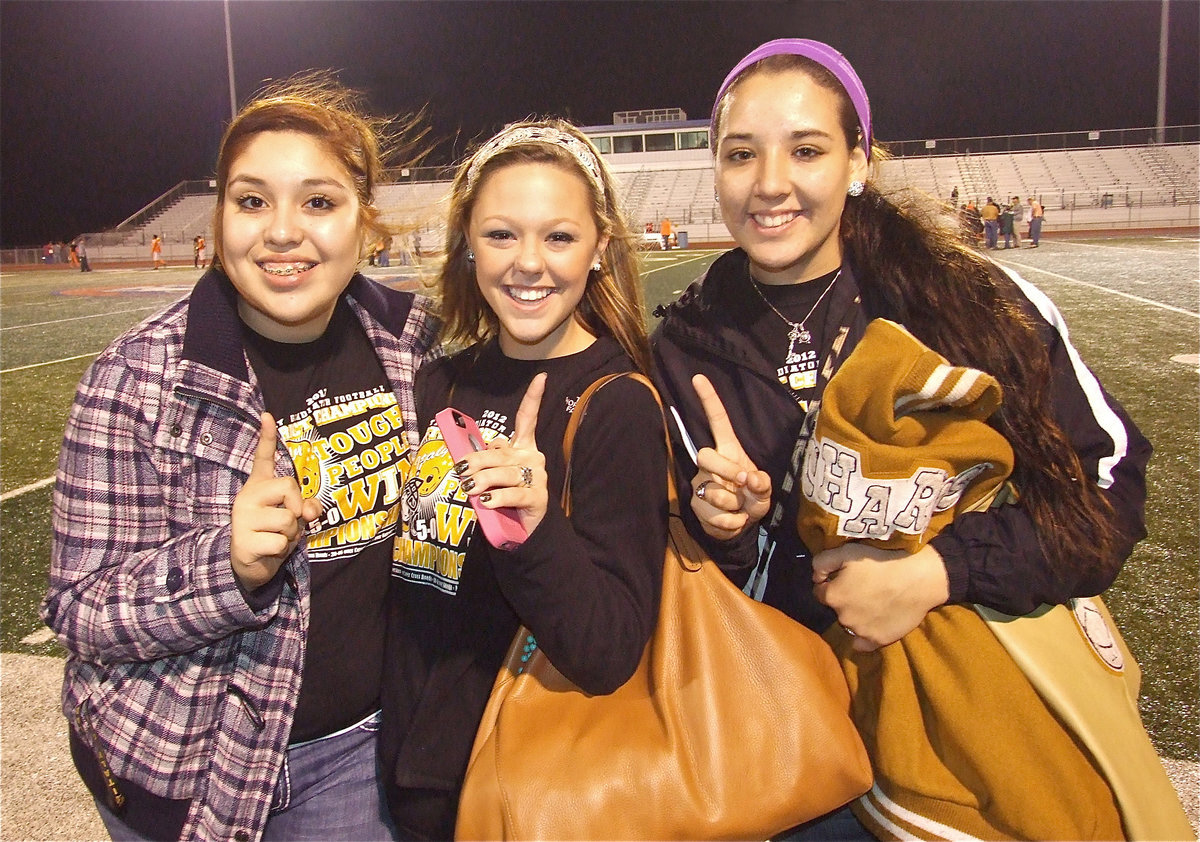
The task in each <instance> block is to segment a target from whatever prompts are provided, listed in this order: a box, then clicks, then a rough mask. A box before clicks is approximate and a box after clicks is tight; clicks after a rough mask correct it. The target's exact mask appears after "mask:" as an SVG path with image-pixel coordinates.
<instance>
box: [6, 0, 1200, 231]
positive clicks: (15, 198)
mask: <svg viewBox="0 0 1200 842" xmlns="http://www.w3.org/2000/svg"><path fill="white" fill-rule="evenodd" d="M1160 14H1161V4H1160V3H1159V2H1156V0H1136V2H1117V1H1116V0H1114V1H1113V2H1094V1H1092V0H1089V2H1073V1H1072V0H1020V2H1012V1H1011V0H989V1H987V2H979V0H976V1H975V2H967V0H961V1H957V2H931V1H930V0H921V1H920V2H907V0H842V2H799V1H798V0H793V1H792V2H718V3H698V2H665V3H664V2H567V3H561V2H515V1H514V2H489V3H474V2H422V3H416V2H413V3H409V2H326V0H309V2H273V1H272V0H259V2H247V0H234V2H232V3H231V4H230V16H231V21H232V31H233V49H234V65H235V73H236V81H237V96H238V100H239V103H241V102H244V101H245V100H246V99H247V98H248V97H249V96H250V95H251V94H252V93H253V92H254V91H255V90H256V89H257V88H259V87H260V85H261V84H262V82H263V80H265V79H268V78H282V77H286V76H289V75H291V74H292V73H294V72H296V71H299V70H304V69H308V68H332V69H335V70H338V71H340V78H341V80H342V82H344V83H346V84H348V85H351V86H353V87H357V88H359V89H361V90H363V91H365V92H366V93H367V95H368V98H369V102H370V104H371V106H372V108H373V109H374V110H375V111H377V112H382V113H403V112H415V111H418V110H420V109H421V108H423V107H424V108H425V109H426V114H427V123H428V125H429V128H430V130H431V132H430V137H431V138H434V139H436V140H438V141H439V143H438V146H437V148H436V151H435V154H434V156H433V158H431V160H433V161H436V162H450V161H452V160H453V159H454V158H455V157H456V156H458V155H460V154H461V153H462V152H464V151H465V150H466V149H467V148H468V147H469V145H470V142H471V141H472V140H474V139H476V138H478V137H480V136H481V135H486V134H489V133H491V132H492V131H494V130H495V129H497V128H499V127H500V126H501V125H503V124H504V123H505V122H508V121H510V120H514V119H519V118H522V117H525V116H527V115H530V114H550V113H556V114H562V115H564V116H568V117H570V118H572V119H574V120H575V121H576V122H579V123H581V124H585V125H587V124H592V125H594V124H601V123H609V122H611V120H612V112H614V111H621V110H630V109H640V108H669V107H678V108H682V109H683V110H684V111H686V112H687V114H688V116H689V117H690V118H693V119H696V118H704V117H707V115H708V112H709V110H710V108H711V106H712V97H713V95H714V94H715V92H716V89H717V87H718V85H719V84H720V81H721V79H722V78H723V77H724V75H725V73H726V72H727V71H728V69H729V68H730V67H731V66H732V65H733V64H734V63H735V62H736V61H737V60H738V59H739V58H741V56H742V55H743V54H745V53H746V52H748V51H749V50H750V49H751V48H752V47H754V46H756V45H757V44H758V43H760V42H762V41H765V40H768V39H770V38H776V37H783V36H793V37H809V38H817V39H820V40H823V41H828V42H829V43H831V44H833V45H834V46H836V47H837V48H838V49H840V50H841V51H842V52H843V53H845V54H846V55H847V57H848V58H849V59H850V60H851V62H852V63H854V65H855V66H856V68H857V69H858V71H859V74H860V75H861V76H862V78H863V81H864V83H865V85H866V87H867V91H868V93H869V95H870V97H871V101H872V107H873V110H874V116H875V124H876V134H877V135H878V137H880V138H881V139H882V140H885V141H887V140H914V139H924V138H939V137H962V136H976V135H995V134H1013V133H1021V134H1024V133H1034V132H1057V131H1080V130H1090V129H1109V128H1133V127H1141V126H1152V125H1154V123H1155V119H1156V99H1155V98H1156V91H1157V79H1158V42H1159V19H1160ZM1170 15H1171V25H1170V47H1169V66H1168V100H1167V117H1166V121H1167V124H1168V125H1180V124H1196V123H1200V82H1198V78H1197V77H1198V73H1200V48H1198V42H1200V3H1197V2H1194V0H1172V2H1171V4H1170ZM228 119H229V82H228V78H227V75H226V59H225V23H224V11H223V6H222V4H221V3H220V2H215V0H185V1H184V2H158V1H157V0H156V1H155V2H113V1H112V0H90V1H85V2H45V0H39V1H38V2H33V1H32V0H0V127H2V129H0V147H2V150H0V151H2V157H0V185H2V191H3V193H2V197H0V240H2V245H3V246H4V247H13V246H25V245H35V244H38V243H41V242H45V241H46V240H48V239H68V238H71V237H73V236H75V235H76V234H78V233H80V232H88V231H97V230H101V229H105V228H110V227H112V226H114V225H116V224H117V223H119V222H120V221H121V220H123V219H124V218H126V217H127V216H129V215H131V214H133V213H134V212H136V211H137V210H139V209H140V208H141V207H142V206H144V205H145V204H147V203H149V202H150V201H152V200H153V199H155V198H156V197H157V196H159V195H160V194H162V193H163V192H165V191H166V190H167V189H169V188H170V187H172V186H174V185H175V184H176V183H178V182H179V181H182V180H184V179H193V178H207V177H209V176H211V174H212V172H213V169H214V167H215V159H216V150H217V144H218V142H219V140H220V135H221V131H222V129H223V127H224V125H225V123H226V122H227V121H228Z"/></svg>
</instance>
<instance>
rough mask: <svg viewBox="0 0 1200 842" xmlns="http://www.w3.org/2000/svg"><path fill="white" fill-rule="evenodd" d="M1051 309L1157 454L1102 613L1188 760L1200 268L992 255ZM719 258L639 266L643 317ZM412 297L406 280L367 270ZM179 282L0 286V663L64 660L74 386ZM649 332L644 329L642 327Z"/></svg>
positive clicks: (23, 275) (1094, 244)
mask: <svg viewBox="0 0 1200 842" xmlns="http://www.w3.org/2000/svg"><path fill="white" fill-rule="evenodd" d="M993 254H994V256H995V257H996V259H997V260H999V261H1000V262H1002V263H1005V264H1007V265H1009V266H1011V267H1012V268H1014V269H1016V270H1017V271H1019V272H1020V273H1021V274H1022V275H1023V276H1024V277H1025V278H1026V279H1027V280H1029V281H1031V282H1033V283H1034V284H1036V285H1037V286H1039V287H1040V288H1041V289H1042V290H1043V291H1044V292H1045V293H1047V294H1048V295H1049V296H1050V297H1051V298H1052V299H1053V300H1054V301H1055V302H1056V303H1057V304H1058V306H1059V308H1060V309H1061V310H1062V311H1063V313H1064V315H1065V316H1066V319H1067V322H1068V325H1069V326H1070V328H1071V338H1072V340H1073V341H1074V343H1075V345H1076V347H1077V348H1078V349H1079V351H1080V353H1081V355H1082V356H1083V358H1084V360H1085V361H1086V362H1087V363H1088V364H1089V365H1090V366H1091V368H1092V369H1093V370H1094V371H1095V372H1096V374H1097V375H1098V376H1099V378H1100V380H1101V382H1103V383H1104V385H1105V386H1106V388H1107V389H1108V390H1109V391H1110V392H1111V393H1113V394H1114V395H1115V396H1116V397H1117V398H1118V399H1119V400H1120V401H1121V402H1122V403H1123V404H1124V405H1125V407H1126V408H1127V409H1128V410H1129V412H1130V414H1131V415H1132V416H1133V418H1134V419H1135V420H1136V421H1137V423H1138V425H1139V426H1140V427H1141V428H1142V430H1143V431H1144V432H1145V433H1146V435H1147V436H1148V437H1149V438H1150V440H1151V441H1152V442H1153V443H1154V447H1155V455H1154V458H1153V459H1152V460H1151V463H1150V473H1149V484H1150V499H1149V506H1148V513H1147V521H1148V527H1149V532H1150V535H1149V537H1148V538H1147V539H1146V540H1145V541H1143V542H1142V543H1141V544H1140V545H1139V546H1138V547H1137V549H1136V550H1135V552H1134V554H1133V556H1132V558H1131V559H1130V560H1129V562H1128V564H1127V565H1126V566H1125V569H1124V570H1123V571H1122V573H1121V575H1120V576H1119V577H1118V579H1117V582H1116V584H1115V585H1114V587H1113V588H1112V590H1111V591H1109V593H1108V594H1107V595H1106V600H1107V601H1108V604H1109V606H1110V607H1111V609H1112V611H1113V614H1114V615H1115V616H1116V618H1117V621H1118V623H1119V624H1120V625H1121V628H1122V631H1123V633H1124V635H1125V638H1126V640H1127V642H1128V643H1129V645H1130V647H1131V648H1132V650H1133V651H1134V653H1135V655H1136V656H1137V657H1138V659H1139V660H1140V662H1141V664H1142V667H1143V670H1144V673H1145V675H1144V679H1143V686H1142V712H1143V715H1144V717H1145V719H1146V723H1147V727H1148V728H1149V730H1150V733H1151V736H1152V737H1153V739H1154V742H1155V744H1156V746H1157V747H1158V750H1159V752H1160V753H1161V754H1163V755H1164V756H1166V757H1171V758H1176V759H1182V760H1190V761H1196V760H1200V747H1198V738H1197V732H1196V728H1197V723H1198V722H1200V711H1198V707H1200V702H1198V699H1197V695H1198V694H1197V687H1198V686H1200V606H1198V577H1200V538H1198V535H1200V471H1198V468H1200V403H1198V401H1197V388H1198V382H1197V381H1198V374H1200V361H1198V359H1197V354H1198V353H1200V254H1198V251H1197V240H1196V238H1195V237H1147V238H1124V239H1096V240H1072V241H1060V240H1047V239H1043V242H1042V247H1041V248H1039V249H1037V250H1029V249H1022V250H1019V251H1010V252H1008V253H1007V254H1006V253H1005V252H1003V251H998V252H994V253H993ZM716 255H717V252H706V251H694V250H685V251H675V252H668V253H662V252H650V253H648V254H647V255H646V258H645V262H644V271H643V277H644V280H645V288H646V299H647V312H649V311H650V310H652V309H653V307H654V306H655V305H656V304H658V303H662V302H666V301H670V300H673V299H674V298H675V297H676V296H677V295H678V293H679V292H681V291H682V290H683V288H684V287H686V286H687V284H688V283H689V282H690V281H691V280H692V279H693V278H694V277H696V276H697V275H698V274H700V273H701V272H702V271H703V270H704V268H705V267H706V266H707V265H708V264H709V263H710V262H711V261H712V259H713V258H714V257H715V256H716ZM372 272H374V273H376V276H377V277H379V278H381V279H384V280H386V282H388V283H391V284H396V285H401V286H408V287H411V286H412V285H413V284H414V283H415V279H414V278H413V277H412V271H411V270H410V269H407V268H401V269H391V270H384V269H378V270H372ZM197 277H198V273H197V272H196V271H195V270H193V269H191V268H187V269H183V268H177V269H167V270H161V271H151V270H149V269H144V270H111V271H109V270H98V271H95V272H92V273H90V274H87V275H84V274H80V273H78V272H73V271H49V270H46V271H30V272H11V273H4V274H3V275H0V459H2V460H3V461H2V467H0V611H2V612H3V616H2V618H0V650H2V651H4V652H22V653H29V654H42V655H46V654H59V655H61V654H62V650H61V649H60V648H59V647H58V645H57V644H56V643H55V642H54V641H53V640H52V639H50V636H49V634H48V632H47V631H46V630H45V629H44V628H43V627H42V626H41V624H40V623H39V621H38V617H37V606H38V602H39V600H40V599H41V597H42V594H43V591H44V589H45V585H46V571H47V568H48V565H49V552H50V537H49V532H50V495H51V483H52V477H53V473H54V467H55V462H56V459H57V454H58V448H59V444H60V440H61V436H62V430H63V426H64V424H65V420H66V416H67V412H68V410H69V409H70V405H71V400H72V397H73V393H74V388H75V384H76V383H77V381H78V380H79V377H80V376H81V375H82V373H83V371H84V369H85V368H86V367H87V365H88V364H89V363H90V362H91V360H92V359H93V358H94V357H95V355H96V354H97V353H98V352H99V351H100V350H102V349H103V348H104V346H105V345H107V344H108V342H109V341H111V340H112V339H113V338H114V337H115V336H117V335H118V334H119V333H121V332H122V331H124V330H125V329H127V328H128V327H130V326H132V325H134V324H136V323H137V322H139V321H141V320H142V319H144V318H145V317H147V316H149V315H150V314H152V313H154V312H156V311H157V310H159V309H161V308H163V307H164V306H166V305H167V304H168V303H170V302H171V301H174V300H175V299H177V298H179V297H180V296H182V295H184V294H185V293H186V292H187V290H188V289H189V288H190V286H191V284H192V283H194V281H195V279H196V278H197ZM647 318H648V323H650V324H651V326H653V322H654V319H653V318H652V317H649V316H648V317H647Z"/></svg>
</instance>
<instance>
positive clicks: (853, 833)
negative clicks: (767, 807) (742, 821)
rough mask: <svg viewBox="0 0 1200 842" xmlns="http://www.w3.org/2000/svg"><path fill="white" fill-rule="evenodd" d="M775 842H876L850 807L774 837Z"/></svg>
mask: <svg viewBox="0 0 1200 842" xmlns="http://www.w3.org/2000/svg"><path fill="white" fill-rule="evenodd" d="M773 839H774V842H835V840H836V842H875V837H874V836H872V835H871V832H870V831H869V830H867V829H866V828H865V827H863V825H862V823H861V822H859V820H858V818H857V817H856V816H855V815H854V813H853V812H852V811H851V810H850V805H849V804H847V805H846V806H845V807H841V808H839V809H837V810H834V811H833V812H832V813H826V814H825V815H823V816H820V817H818V818H815V819H813V820H812V821H811V822H805V823H804V824H802V825H800V826H799V827H793V828H792V829H791V830H787V831H784V832H783V833H780V834H779V835H778V836H775V837H773Z"/></svg>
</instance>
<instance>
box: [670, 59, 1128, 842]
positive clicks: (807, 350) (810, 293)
mask: <svg viewBox="0 0 1200 842" xmlns="http://www.w3.org/2000/svg"><path fill="white" fill-rule="evenodd" d="M710 132H711V136H712V149H713V151H714V157H715V162H716V163H715V166H716V189H717V192H718V195H719V198H720V207H721V212H722V217H723V219H724V221H725V224H726V226H727V227H728V229H729V232H730V234H731V235H732V236H733V238H734V239H735V241H736V242H737V246H738V247H737V248H735V249H733V250H732V251H729V252H727V253H725V254H723V255H721V256H720V257H719V258H718V259H717V260H716V262H714V263H713V264H712V266H710V267H709V269H708V271H707V272H706V273H705V275H704V276H703V277H702V278H701V279H699V280H697V281H696V282H695V283H693V284H692V285H691V286H690V287H689V288H688V289H687V290H686V291H685V292H684V293H683V294H682V296H681V297H680V298H679V300H678V301H677V302H675V303H674V304H673V305H670V306H669V307H666V308H663V309H662V310H661V311H660V315H662V317H663V319H662V322H661V324H660V325H659V326H658V328H657V330H656V331H655V333H654V335H653V337H652V347H653V349H654V355H655V361H656V364H657V365H656V372H657V377H658V381H659V383H660V388H661V391H662V393H663V395H664V398H665V399H667V400H668V402H669V403H670V404H671V407H672V413H671V414H673V415H674V416H675V417H676V418H677V419H678V423H677V424H674V425H672V430H673V433H674V436H675V440H676V445H675V454H676V457H677V462H678V465H677V471H678V475H679V478H680V480H681V483H684V482H686V483H687V484H688V485H687V486H682V487H688V486H690V488H691V489H692V494H691V507H690V509H689V510H685V520H686V521H687V523H688V526H689V529H691V530H692V531H693V532H694V533H695V534H696V536H697V538H698V539H699V540H701V541H702V543H703V544H704V546H705V547H706V548H707V549H708V550H709V551H710V552H711V553H712V555H713V558H714V559H715V560H717V561H718V563H719V564H720V565H721V567H722V569H724V570H725V571H726V572H727V574H728V575H729V576H730V578H731V579H732V580H733V581H734V582H736V583H737V584H738V585H740V586H744V587H746V589H747V592H748V593H750V594H751V595H753V596H755V597H756V598H759V599H761V600H762V601H763V602H765V603H767V604H769V605H773V606H775V607H776V608H778V609H779V610H781V611H783V612H784V613H786V614H788V615H789V616H791V617H793V618H794V619H796V620H797V621H799V622H802V623H804V624H805V625H807V626H809V627H810V628H812V629H814V630H816V631H818V632H825V631H827V630H829V629H831V628H832V627H833V624H834V623H839V624H840V625H841V626H842V627H843V628H844V629H845V630H846V633H847V634H852V635H854V636H855V640H854V648H855V649H857V650H859V651H870V650H873V649H876V648H878V647H882V646H886V645H888V644H890V643H892V642H894V641H896V640H899V639H900V638H901V637H903V636H904V635H905V634H907V633H908V632H909V631H911V630H912V629H913V628H915V627H916V626H917V625H918V624H919V623H920V622H921V621H922V619H923V618H924V617H925V615H926V613H927V612H928V611H930V610H932V609H934V608H936V607H938V606H941V605H943V604H946V603H981V604H983V605H986V606H989V607H992V608H995V609H997V610H999V611H1003V612H1005V613H1010V614H1025V613H1028V612H1030V611H1032V610H1033V609H1034V608H1035V607H1037V606H1038V605H1040V604H1041V603H1050V604H1055V603H1061V602H1064V601H1066V600H1067V599H1069V598H1071V597H1073V596H1077V595H1091V594H1096V593H1099V592H1101V591H1103V590H1104V589H1105V588H1107V587H1108V586H1109V585H1110V584H1111V583H1112V581H1113V579H1114V577H1115V576H1116V575H1117V573H1118V571H1119V570H1120V569H1121V566H1122V564H1123V563H1124V561H1125V559H1126V558H1127V557H1128V555H1129V553H1130V551H1131V549H1132V548H1133V546H1134V544H1135V543H1136V542H1137V541H1138V540H1139V539H1141V538H1142V537H1144V536H1145V526H1144V523H1143V509H1144V504H1145V468H1146V462H1147V459H1148V458H1149V455H1150V445H1149V443H1148V442H1147V441H1146V440H1145V438H1144V437H1143V436H1142V435H1141V433H1140V432H1139V431H1138V429H1137V427H1136V426H1135V425H1134V424H1133V422H1132V420H1131V419H1130V418H1129V416H1128V415H1127V414H1126V412H1125V410H1124V409H1123V408H1122V407H1121V405H1120V404H1119V403H1118V402H1117V401H1116V400H1114V399H1113V398H1112V397H1111V396H1110V395H1109V394H1108V393H1107V392H1105V391H1104V389H1103V388H1102V387H1101V386H1100V384H1099V383H1098V382H1097V380H1096V378H1095V376H1094V375H1093V374H1092V373H1091V372H1090V371H1089V370H1088V369H1087V368H1086V367H1085V366H1084V365H1083V363H1082V362H1081V361H1080V359H1079V356H1078V354H1077V353H1076V351H1075V349H1074V348H1073V347H1072V346H1071V344H1070V342H1069V340H1068V338H1067V332H1066V329H1065V327H1064V325H1063V320H1062V317H1061V315H1060V314H1059V312H1058V311H1057V309H1055V307H1054V305H1053V303H1051V301H1050V300H1049V299H1048V298H1047V297H1046V296H1045V295H1044V294H1043V293H1041V292H1040V291H1039V290H1037V289H1036V288H1035V287H1033V286H1032V285H1031V284H1029V283H1028V282H1027V281H1025V280H1023V279H1022V278H1020V277H1019V276H1017V275H1015V274H1012V273H1010V272H1007V271H1005V270H1004V269H1001V268H1000V267H999V266H997V265H995V264H994V263H992V262H991V261H989V260H987V259H985V258H984V257H982V256H981V255H980V254H978V253H977V252H976V251H975V250H974V249H972V248H971V247H969V246H968V245H966V244H964V243H962V241H961V240H960V239H959V238H958V236H957V234H956V232H955V231H954V230H953V229H952V228H949V227H946V226H943V225H941V224H939V222H938V220H939V213H940V208H939V207H929V208H916V207H914V206H913V205H911V204H910V203H909V202H908V201H906V202H905V203H904V204H903V205H901V204H897V203H895V202H894V201H893V200H892V199H890V198H889V197H887V196H885V195H884V194H883V193H881V192H880V191H879V189H878V188H877V187H876V186H875V185H874V183H873V181H872V167H873V165H874V164H875V163H876V162H877V161H878V160H879V159H880V158H881V156H882V154H883V153H882V151H881V150H880V149H879V148H878V147H876V146H875V145H874V144H873V142H872V141H873V133H872V125H871V112H870V106H869V103H868V99H867V94H866V91H865V89H864V88H863V86H862V83H861V81H860V80H859V78H858V75H857V74H856V73H855V72H854V69H853V67H852V66H851V65H850V63H849V62H848V61H847V60H846V59H845V57H844V56H842V55H841V54H840V53H838V52H837V51H836V50H834V49H833V48H832V47H830V46H828V45H827V44H822V43H820V42H817V41H811V40H806V39H780V40H777V41H771V42H768V43H767V44H764V45H762V46H760V47H759V48H757V49H756V50H754V51H752V52H751V53H750V54H749V55H748V56H746V58H744V59H743V60H742V62H740V63H739V64H738V65H737V66H736V67H735V68H734V69H733V71H731V72H730V74H729V75H728V77H727V78H726V80H725V83H724V84H723V85H722V86H721V89H720V91H719V93H718V95H717V98H716V102H715V105H714V107H713V113H712V122H711V128H710ZM989 208H995V205H994V203H989ZM992 219H993V220H994V219H995V216H994V215H993V216H992ZM876 317H885V318H889V319H891V320H893V321H896V322H899V323H900V324H901V325H903V326H904V327H905V328H906V329H907V330H908V331H909V332H910V333H912V334H913V335H914V336H915V337H916V338H917V339H918V340H920V341H921V342H923V343H924V344H925V345H927V346H928V347H930V348H933V349H934V350H936V351H938V352H939V353H941V354H942V355H943V356H945V357H946V358H947V359H948V360H950V362H951V363H952V364H953V365H961V366H969V367H972V368H977V369H980V370H982V371H985V372H988V373H990V374H992V375H993V376H995V377H996V378H997V379H998V380H999V381H1000V383H1001V385H1002V387H1003V389H1004V395H1005V402H1004V405H1003V409H1002V410H1001V411H1000V412H999V413H997V414H996V415H995V416H994V417H993V418H991V419H990V423H991V424H992V425H993V426H994V427H995V428H996V429H997V430H998V431H999V432H1000V433H1002V434H1003V435H1004V436H1005V437H1006V438H1007V439H1008V441H1009V442H1010V443H1011V444H1012V447H1013V449H1014V451H1015V454H1016V467H1015V470H1014V473H1013V480H1014V483H1015V485H1016V487H1017V488H1019V489H1020V500H1019V502H1018V503H1017V504H1016V505H1011V506H1003V507H1000V508H996V509H991V510H988V511H984V512H972V513H968V514H965V515H961V516H959V517H958V518H956V519H955V520H954V522H953V523H952V524H951V525H950V526H949V527H947V528H946V529H944V530H943V531H942V532H941V534H940V535H938V536H937V537H935V538H933V539H932V541H930V542H929V543H928V544H926V545H924V546H923V547H922V548H921V549H920V550H919V551H917V552H915V553H912V554H909V553H908V552H907V551H905V550H881V549H876V548H873V547H870V546H867V545H864V544H861V543H859V542H849V543H847V544H845V545H844V546H842V547H838V548H836V549H831V550H827V551H824V552H822V553H820V554H819V555H818V556H817V557H816V558H814V557H813V555H812V553H811V552H810V551H809V550H808V549H807V548H806V547H805V546H804V543H803V541H802V540H801V539H800V536H799V532H798V529H797V521H796V513H797V509H798V505H799V496H800V485H801V483H800V481H799V479H800V477H801V476H802V474H801V471H803V470H804V466H803V464H802V455H803V452H804V448H805V445H806V443H807V441H808V438H809V436H810V435H811V432H812V428H813V424H814V423H815V419H816V416H817V413H818V412H819V408H820V403H821V397H822V391H823V389H824V386H825V384H826V383H827V382H828V381H829V379H830V377H831V376H832V374H833V372H835V371H836V370H837V367H838V364H839V362H840V361H842V360H844V359H845V358H846V357H847V355H848V354H849V353H850V352H851V351H852V350H853V349H854V347H855V346H856V344H857V343H858V341H859V339H860V338H861V337H862V336H863V333H864V331H865V329H866V325H867V323H868V322H869V321H870V320H871V319H874V318H876ZM791 838H815V839H830V838H838V839H841V838H869V836H868V835H867V833H866V830H865V828H863V827H861V826H860V825H859V824H858V822H857V820H856V819H855V818H854V816H853V815H852V814H851V813H850V811H849V810H842V811H840V812H838V813H835V814H833V815H831V816H829V817H826V818H824V819H820V820H818V821H817V822H816V823H814V824H813V825H811V826H806V827H804V828H801V829H798V830H797V831H796V832H795V834H793V835H792V836H791Z"/></svg>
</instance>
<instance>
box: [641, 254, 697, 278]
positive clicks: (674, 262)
mask: <svg viewBox="0 0 1200 842" xmlns="http://www.w3.org/2000/svg"><path fill="white" fill-rule="evenodd" d="M712 254H713V253H712V252H705V253H703V254H697V255H696V256H695V257H693V258H691V259H689V260H672V261H671V263H670V265H668V266H655V267H654V268H653V269H645V270H644V271H643V272H642V274H643V275H652V274H654V273H655V272H661V271H662V270H663V269H673V268H675V267H676V266H686V265H688V264H689V263H695V262H696V261H697V260H704V259H705V258H706V257H712Z"/></svg>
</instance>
